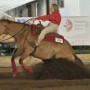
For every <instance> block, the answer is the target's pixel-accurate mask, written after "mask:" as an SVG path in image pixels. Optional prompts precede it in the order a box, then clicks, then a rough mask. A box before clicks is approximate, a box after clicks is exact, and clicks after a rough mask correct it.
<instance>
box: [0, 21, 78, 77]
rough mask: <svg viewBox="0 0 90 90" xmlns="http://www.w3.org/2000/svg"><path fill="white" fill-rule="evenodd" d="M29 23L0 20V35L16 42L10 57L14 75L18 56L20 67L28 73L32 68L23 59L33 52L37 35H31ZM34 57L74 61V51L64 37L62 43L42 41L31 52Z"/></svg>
mask: <svg viewBox="0 0 90 90" xmlns="http://www.w3.org/2000/svg"><path fill="white" fill-rule="evenodd" d="M31 29H32V28H31V25H27V24H22V23H18V22H13V21H9V20H0V35H1V34H9V35H11V36H12V37H13V38H14V39H15V42H16V46H17V48H16V50H15V52H14V54H13V56H12V58H11V63H12V69H13V76H16V75H17V73H18V71H17V68H16V64H15V59H16V58H17V57H18V56H20V59H19V63H20V65H21V66H22V68H23V69H24V70H26V71H28V72H29V73H32V69H31V68H28V67H27V66H26V65H25V64H24V63H23V60H24V59H26V58H27V57H28V56H29V55H30V54H32V53H33V52H34V46H35V40H36V38H37V37H32V36H31ZM33 56H34V57H37V58H40V59H42V60H48V59H50V58H53V57H54V58H56V59H58V58H66V59H67V60H69V61H72V62H75V61H76V60H75V56H76V55H75V53H74V51H73V49H72V47H71V45H70V44H69V42H68V41H67V40H66V39H65V40H64V43H63V44H59V43H52V42H48V41H42V42H41V44H40V45H39V46H38V47H37V48H36V50H35V52H34V53H33Z"/></svg>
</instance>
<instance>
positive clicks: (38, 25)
mask: <svg viewBox="0 0 90 90" xmlns="http://www.w3.org/2000/svg"><path fill="white" fill-rule="evenodd" d="M39 22H40V23H38V24H37V26H36V27H37V28H36V29H37V34H40V33H41V31H42V29H44V26H43V25H42V24H41V21H39Z"/></svg>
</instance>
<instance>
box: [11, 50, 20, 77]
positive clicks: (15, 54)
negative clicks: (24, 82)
mask: <svg viewBox="0 0 90 90" xmlns="http://www.w3.org/2000/svg"><path fill="white" fill-rule="evenodd" d="M19 55H20V50H19V49H17V48H16V49H15V51H14V52H13V56H12V58H11V66H12V73H13V77H15V76H16V75H17V74H18V70H17V67H16V63H15V59H16V58H17V57H18V56H19Z"/></svg>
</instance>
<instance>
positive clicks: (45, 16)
mask: <svg viewBox="0 0 90 90" xmlns="http://www.w3.org/2000/svg"><path fill="white" fill-rule="evenodd" d="M52 18H54V16H53V14H49V15H44V16H40V17H37V18H36V20H44V21H45V20H51V19H52Z"/></svg>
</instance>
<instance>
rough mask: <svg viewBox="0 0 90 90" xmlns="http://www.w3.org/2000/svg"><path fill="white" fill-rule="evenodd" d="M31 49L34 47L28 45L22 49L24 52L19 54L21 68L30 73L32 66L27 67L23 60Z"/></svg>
mask: <svg viewBox="0 0 90 90" xmlns="http://www.w3.org/2000/svg"><path fill="white" fill-rule="evenodd" d="M33 50H34V49H33V48H32V47H30V46H29V47H28V48H26V49H25V50H24V52H23V53H22V55H21V58H20V59H19V64H20V65H21V66H22V68H23V70H25V71H27V72H29V73H30V74H32V73H33V71H32V68H29V67H28V66H27V65H25V64H24V63H23V60H24V59H26V58H27V57H28V56H29V55H30V54H31V53H32V52H33Z"/></svg>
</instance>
